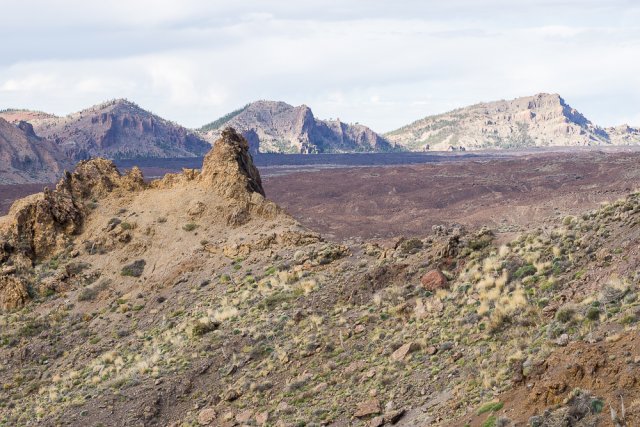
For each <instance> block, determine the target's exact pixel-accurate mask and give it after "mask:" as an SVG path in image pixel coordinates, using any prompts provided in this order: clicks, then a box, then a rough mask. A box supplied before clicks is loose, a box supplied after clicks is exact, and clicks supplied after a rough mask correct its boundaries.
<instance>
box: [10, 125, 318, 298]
mask: <svg viewBox="0 0 640 427" xmlns="http://www.w3.org/2000/svg"><path fill="white" fill-rule="evenodd" d="M147 189H148V190H149V191H145V190H147ZM264 195H265V192H264V189H263V187H262V181H261V178H260V174H259V172H258V170H257V168H256V167H255V165H254V163H253V159H252V157H251V154H250V153H249V143H248V142H247V140H246V139H245V138H244V137H242V135H240V134H238V133H237V132H236V131H235V130H233V129H225V130H224V131H223V132H222V136H221V138H220V139H219V140H218V141H217V142H216V144H215V147H214V148H213V149H212V150H211V151H210V153H209V154H207V156H206V157H205V159H204V163H203V166H202V171H197V170H186V171H184V172H183V173H182V174H174V175H170V176H167V177H165V178H164V179H162V180H159V181H155V182H153V183H151V184H149V185H147V184H146V183H145V182H144V179H143V176H142V173H141V172H140V170H139V169H137V168H134V169H133V170H131V171H130V172H128V173H127V174H125V175H122V174H121V173H120V172H119V171H118V169H117V168H116V166H115V164H114V163H113V162H112V161H110V160H105V159H99V158H98V159H92V160H88V161H82V162H80V163H79V164H78V165H77V167H76V169H75V170H74V172H72V173H70V172H67V173H65V175H64V177H63V178H62V179H61V180H60V182H59V183H58V184H57V185H56V188H55V190H53V191H51V190H49V189H46V190H45V191H44V192H43V193H40V194H36V195H33V196H30V197H27V198H25V199H22V200H18V201H16V202H15V203H14V205H13V206H12V207H11V210H10V212H9V215H7V216H6V217H2V218H1V219H0V264H2V265H6V266H10V267H11V268H10V269H8V270H6V271H5V270H2V271H0V307H4V308H6V309H9V308H16V307H20V306H21V305H22V304H24V302H25V301H26V300H27V299H28V293H25V292H26V289H27V283H28V280H27V279H25V277H27V276H29V275H30V274H31V275H32V269H33V267H34V265H36V264H38V263H40V262H41V261H43V260H46V259H48V258H50V257H51V256H54V255H58V254H61V253H68V252H70V251H71V248H72V247H73V245H74V240H76V239H77V238H78V237H79V236H80V235H82V236H83V241H84V242H85V243H84V244H83V246H84V247H85V248H89V249H87V251H88V254H89V255H94V254H96V253H98V252H100V251H112V250H115V249H118V248H120V249H122V248H123V245H127V244H128V243H129V242H131V240H132V233H131V231H130V230H129V229H128V228H127V229H125V228H122V227H117V228H116V226H118V225H119V224H120V223H121V222H122V221H121V220H120V219H118V218H117V217H114V216H113V215H114V213H113V209H109V206H112V205H115V206H116V207H117V208H116V212H117V211H119V210H121V209H122V206H123V205H128V204H130V203H132V199H136V198H138V199H140V200H139V201H138V202H137V203H138V204H137V205H136V206H137V208H136V210H141V211H146V210H151V209H157V208H158V206H165V209H170V210H171V212H172V213H173V215H179V216H181V215H186V216H187V218H186V219H185V220H189V221H196V220H199V221H202V222H203V223H206V224H207V225H208V226H213V227H224V228H227V229H233V228H235V227H239V226H241V225H244V224H246V223H248V222H250V221H251V220H252V219H255V218H259V219H260V220H261V221H264V220H273V219H275V218H282V219H283V220H284V223H285V224H287V225H289V224H295V223H294V221H293V220H292V219H291V218H289V217H286V218H284V216H283V217H278V215H280V214H282V210H281V209H280V208H278V206H277V205H275V204H274V203H273V202H270V201H268V200H267V199H265V197H264ZM178 199H179V200H181V201H182V202H175V200H178ZM101 204H104V205H105V210H106V211H105V212H102V213H100V212H96V209H98V206H99V205H101ZM174 204H175V205H174ZM183 205H184V210H183V211H182V210H180V211H179V213H176V212H175V211H174V210H173V209H175V208H176V206H178V209H180V206H183ZM124 210H125V211H126V209H124ZM103 215H104V216H105V217H103ZM114 218H115V220H114ZM88 221H89V222H91V221H93V222H91V224H93V226H88V225H87V222H88ZM104 224H107V226H106V227H105V226H104ZM128 227H131V228H133V227H134V226H133V225H129V226H128ZM194 227H195V226H194ZM178 229H179V228H178ZM307 235H308V233H307V232H303V231H299V230H297V229H296V230H289V229H286V230H283V231H282V233H280V234H279V235H278V236H279V237H278V238H276V234H274V233H273V232H271V236H272V237H270V238H267V237H265V236H264V235H260V237H259V238H257V239H255V241H251V240H245V238H244V237H242V239H240V241H239V242H233V243H229V247H232V246H234V247H240V246H242V247H243V249H242V250H243V251H247V250H251V248H253V247H260V248H261V249H262V250H264V249H266V248H267V247H268V246H270V245H274V244H279V245H285V244H288V243H287V241H286V240H287V239H288V240H292V239H293V240H295V238H302V236H307ZM285 236H290V237H286V238H285ZM291 236H293V237H291ZM296 236H297V237H296ZM313 237H314V238H315V239H316V240H317V236H313ZM216 250H218V249H213V248H212V249H211V251H213V252H215V251H216ZM23 291H24V292H23Z"/></svg>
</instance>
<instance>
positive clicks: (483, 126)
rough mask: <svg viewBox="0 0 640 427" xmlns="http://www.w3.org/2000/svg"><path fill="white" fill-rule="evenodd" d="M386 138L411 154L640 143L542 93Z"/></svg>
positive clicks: (433, 119)
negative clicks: (454, 150) (433, 151)
mask: <svg viewBox="0 0 640 427" xmlns="http://www.w3.org/2000/svg"><path fill="white" fill-rule="evenodd" d="M385 136H386V137H387V138H388V139H389V140H390V141H393V142H395V143H397V144H399V145H401V146H403V147H406V148H408V149H410V150H413V151H422V150H428V149H431V150H446V149H449V148H460V147H464V148H466V149H483V148H521V147H540V146H590V145H609V144H619V145H625V144H637V143H640V131H639V130H638V129H634V128H630V127H628V126H622V127H618V128H607V129H604V128H601V127H599V126H596V125H594V124H593V123H592V122H591V121H589V120H588V119H587V118H586V117H584V116H583V115H582V114H580V112H578V111H577V110H575V109H574V108H572V107H571V106H569V105H568V104H567V103H566V102H565V101H564V99H562V98H561V97H560V96H559V95H557V94H544V93H543V94H537V95H534V96H528V97H523V98H517V99H514V100H511V101H497V102H490V103H481V104H476V105H472V106H470V107H465V108H460V109H457V110H454V111H451V112H449V113H444V114H440V115H437V116H429V117H425V118H424V119H421V120H418V121H416V122H414V123H411V124H410V125H407V126H404V127H402V128H400V129H397V130H395V131H393V132H389V133H388V134H386V135H385Z"/></svg>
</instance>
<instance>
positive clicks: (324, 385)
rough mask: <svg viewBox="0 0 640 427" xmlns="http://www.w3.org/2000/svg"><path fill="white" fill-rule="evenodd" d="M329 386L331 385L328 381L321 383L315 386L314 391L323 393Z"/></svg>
mask: <svg viewBox="0 0 640 427" xmlns="http://www.w3.org/2000/svg"><path fill="white" fill-rule="evenodd" d="M327 387H329V385H328V384H327V383H320V384H318V385H317V386H315V387H314V388H313V392H314V393H322V392H323V391H325V390H326V389H327Z"/></svg>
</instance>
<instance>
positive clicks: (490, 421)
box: [482, 415, 498, 427]
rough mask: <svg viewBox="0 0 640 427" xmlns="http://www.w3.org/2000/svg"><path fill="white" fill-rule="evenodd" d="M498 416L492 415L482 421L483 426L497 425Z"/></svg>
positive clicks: (493, 426) (491, 426)
mask: <svg viewBox="0 0 640 427" xmlns="http://www.w3.org/2000/svg"><path fill="white" fill-rule="evenodd" d="M496 421H498V420H497V418H496V416H495V415H491V416H490V417H489V418H487V419H486V420H485V422H483V423H482V427H495V425H496Z"/></svg>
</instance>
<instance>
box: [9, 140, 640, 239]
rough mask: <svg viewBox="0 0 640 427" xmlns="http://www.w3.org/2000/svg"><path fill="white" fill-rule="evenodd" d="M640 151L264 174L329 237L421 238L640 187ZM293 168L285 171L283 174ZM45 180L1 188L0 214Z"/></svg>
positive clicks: (574, 209) (591, 202)
mask: <svg viewBox="0 0 640 427" xmlns="http://www.w3.org/2000/svg"><path fill="white" fill-rule="evenodd" d="M639 160H640V153H636V152H630V153H602V152H577V153H573V154H568V153H548V154H539V155H531V156H523V157H515V158H508V159H504V158H503V159H496V160H485V161H473V160H468V161H457V162H455V163H450V162H439V163H429V164H417V165H406V166H376V167H353V168H331V169H321V170H319V171H313V172H309V171H305V172H296V173H284V174H282V175H269V174H267V176H266V177H265V178H264V187H265V190H266V193H267V197H268V198H270V199H272V200H274V201H275V202H277V203H278V204H280V205H281V206H283V207H284V208H285V209H287V211H289V213H291V214H292V215H293V216H294V217H296V218H297V219H298V220H299V221H301V222H302V223H303V224H305V225H306V226H308V227H310V228H311V229H313V230H315V231H318V232H321V233H323V234H325V235H327V236H328V237H334V238H353V237H362V238H373V237H381V238H384V237H391V236H398V235H405V236H411V235H425V234H428V233H430V232H431V227H432V226H433V225H436V224H453V223H458V224H463V225H465V226H469V227H478V226H484V225H486V226H490V227H493V228H495V229H497V230H498V231H501V232H503V233H504V235H505V237H507V236H508V235H509V234H510V233H509V232H518V231H519V230H520V229H524V228H528V227H530V226H536V225H537V224H538V223H539V222H540V221H544V220H547V219H548V218H552V217H553V216H554V215H566V214H572V213H581V212H583V211H585V210H588V209H591V208H595V207H597V206H598V205H599V204H600V203H602V202H605V201H611V200H616V199H618V198H620V197H623V196H625V195H626V194H628V193H629V192H631V191H633V190H634V189H636V188H638V187H640V162H639ZM289 172H290V171H289ZM44 185H45V184H27V185H11V186H0V215H2V214H6V212H7V211H8V209H9V207H10V206H11V203H12V202H13V201H14V200H15V199H17V198H20V197H24V196H26V195H28V194H32V193H34V192H38V191H41V190H42V188H43V187H44Z"/></svg>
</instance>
